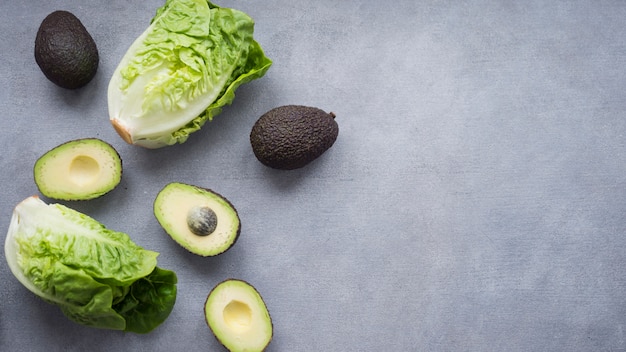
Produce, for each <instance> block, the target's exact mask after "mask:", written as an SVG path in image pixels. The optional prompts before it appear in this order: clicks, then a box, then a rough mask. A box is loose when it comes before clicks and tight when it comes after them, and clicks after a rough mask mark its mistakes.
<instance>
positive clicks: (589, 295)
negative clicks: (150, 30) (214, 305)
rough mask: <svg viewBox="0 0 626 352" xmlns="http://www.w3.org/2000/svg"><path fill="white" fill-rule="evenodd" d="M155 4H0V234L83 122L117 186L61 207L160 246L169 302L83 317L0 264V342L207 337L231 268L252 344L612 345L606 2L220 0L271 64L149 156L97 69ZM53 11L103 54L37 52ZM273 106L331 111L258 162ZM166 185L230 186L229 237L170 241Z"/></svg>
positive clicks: (612, 44)
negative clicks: (88, 70)
mask: <svg viewBox="0 0 626 352" xmlns="http://www.w3.org/2000/svg"><path fill="white" fill-rule="evenodd" d="M162 3H163V2H162V1H156V0H148V1H127V0H107V1H101V0H100V1H95V0H88V1H87V0H85V1H50V2H49V1H34V0H25V1H11V2H9V1H6V0H4V1H3V2H2V5H1V6H2V7H1V9H2V11H0V16H1V20H0V30H1V32H2V33H3V35H2V39H0V53H1V54H0V82H1V84H0V109H1V111H2V115H3V116H2V118H0V127H1V128H0V143H1V145H0V149H1V150H2V152H1V153H2V154H1V155H2V157H1V159H0V169H1V170H2V171H1V172H0V184H1V185H2V195H1V196H0V215H1V216H0V229H6V228H7V227H8V224H9V220H10V216H11V211H12V209H13V207H14V206H15V205H16V204H17V203H18V202H19V201H21V200H22V199H24V198H26V197H28V196H30V195H32V194H36V193H37V188H36V187H35V184H34V182H33V180H32V167H33V164H34V162H35V160H36V159H37V158H38V157H39V156H40V155H41V154H43V153H44V152H45V151H47V150H48V149H50V148H52V147H54V146H56V145H58V144H60V143H62V142H65V141H67V140H71V139H75V138H81V137H99V138H102V139H104V140H106V141H108V142H110V143H111V144H113V145H114V146H115V147H116V148H117V149H118V151H119V152H120V154H121V156H122V158H123V161H124V176H123V181H122V183H121V184H120V185H119V187H118V188H116V189H115V190H114V191H113V192H111V193H110V194H108V195H106V196H104V197H103V198H101V199H98V200H94V201H89V202H73V203H66V204H68V205H70V206H72V207H73V208H75V209H77V210H80V211H83V212H85V213H87V214H89V215H91V216H92V217H94V218H96V219H98V220H100V221H102V222H103V223H105V224H106V225H107V226H109V227H111V228H113V229H116V230H120V231H125V232H127V233H129V234H130V235H131V237H132V238H133V239H134V240H135V241H136V242H138V243H139V244H141V245H143V246H144V247H146V248H149V249H152V250H156V251H159V252H160V253H161V256H160V257H159V261H160V262H159V263H160V265H161V266H163V267H165V268H170V269H173V270H175V271H176V272H177V274H178V277H179V296H178V302H177V304H176V307H175V309H174V311H173V313H172V315H171V316H170V318H169V319H168V320H167V321H166V323H164V324H163V325H162V326H161V327H159V328H158V329H157V330H155V331H154V332H152V333H151V334H148V335H135V334H124V333H119V332H111V331H102V330H96V329H91V328H85V327H82V326H78V325H76V324H74V323H72V322H69V321H68V320H67V319H65V318H64V317H63V316H62V314H61V313H60V312H59V310H58V309H57V308H56V307H54V306H51V305H48V304H46V303H44V302H42V301H41V300H39V299H38V298H36V297H34V296H33V295H32V294H30V293H29V292H28V291H27V290H26V289H25V288H23V287H22V286H21V285H20V284H19V283H18V282H17V280H15V279H14V278H13V277H12V276H11V274H10V272H9V270H8V267H7V265H6V263H5V261H4V260H0V277H1V278H2V280H0V297H1V298H2V299H1V301H0V350H1V351H49V352H53V351H86V350H90V351H202V350H213V351H220V350H221V349H220V346H219V345H218V344H217V342H216V341H215V339H214V338H213V336H212V335H211V333H210V331H209V329H208V327H207V326H206V324H205V323H204V318H203V303H204V300H205V298H206V295H207V294H208V292H209V291H210V289H211V288H212V287H213V286H214V285H215V284H216V283H218V282H219V281H221V280H223V279H225V278H227V277H236V278H240V279H245V280H247V281H249V282H250V283H252V284H253V285H255V286H256V287H257V289H258V290H259V291H260V292H261V294H262V295H263V297H264V298H265V301H266V303H267V305H268V308H269V310H270V313H271V314H272V317H273V322H274V329H275V334H274V340H273V342H272V343H271V345H270V347H269V349H268V350H269V351H624V350H626V332H625V329H626V278H625V274H624V266H625V264H626V237H625V234H626V187H625V186H626V181H625V177H626V176H625V175H626V143H625V141H626V136H625V134H626V120H625V112H626V105H625V104H626V98H625V95H624V93H625V88H626V74H625V69H624V68H625V66H626V21H625V19H626V2H624V1H602V0H599V1H592V0H581V1H569V0H568V1H557V0H555V1H486V0H485V1H479V0H475V1H413V0H400V1H393V2H381V1H363V2H348V1H344V2H337V1H330V0H319V1H291V0H272V1H234V0H233V1H227V0H224V1H221V2H219V3H218V4H219V5H222V6H226V7H235V8H238V9H241V10H243V11H245V12H247V13H248V14H250V15H251V16H252V17H253V18H254V19H255V20H256V32H255V37H256V39H257V40H258V41H259V42H260V43H261V45H262V46H263V48H264V49H265V51H266V53H267V55H268V56H269V57H270V58H272V59H273V60H274V65H273V67H272V68H271V69H270V71H269V72H268V73H267V75H266V76H265V77H263V78H262V79H260V80H258V81H254V82H253V83H250V84H248V85H246V86H243V87H241V88H240V89H239V90H238V92H237V97H236V99H235V102H234V104H233V105H232V106H229V107H227V108H226V109H225V110H224V112H223V113H222V114H221V115H219V116H218V117H217V118H216V119H215V120H214V122H212V123H210V124H208V125H207V126H206V127H205V128H204V129H203V130H202V131H201V132H198V133H196V134H194V135H192V136H191V138H190V139H189V141H188V142H187V143H186V144H183V145H179V146H175V147H170V148H167V149H161V150H145V149H141V148H139V147H133V146H129V145H126V144H125V143H124V142H123V141H122V140H121V139H120V138H119V137H118V136H117V135H116V134H115V132H114V130H113V128H112V127H111V126H110V124H109V122H108V113H107V105H106V87H107V84H108V80H109V78H110V75H111V74H112V72H113V70H114V68H115V66H116V65H117V62H118V60H119V59H120V58H121V56H122V55H123V53H124V52H125V51H126V49H127V47H128V46H129V45H130V43H131V42H132V40H133V39H134V38H135V37H136V36H138V35H139V34H140V33H141V32H142V31H143V30H144V28H145V27H147V24H148V22H149V20H150V18H151V17H152V16H153V14H154V12H155V10H156V8H157V7H159V6H161V5H162ZM56 9H64V10H69V11H72V12H73V13H75V14H76V15H77V16H78V17H79V18H80V19H81V20H82V21H83V23H84V24H85V26H86V27H87V28H88V30H89V31H90V32H91V34H92V35H93V37H94V39H95V41H96V43H97V45H98V48H99V51H100V56H101V60H100V68H99V71H98V74H97V76H96V77H95V79H94V80H93V81H92V82H91V83H90V84H89V85H88V86H87V87H85V88H83V89H81V90H79V91H66V90H63V89H61V88H58V87H56V86H54V85H53V84H52V83H50V82H48V81H47V80H46V79H45V77H44V76H43V74H42V73H41V71H40V70H39V68H38V67H37V65H36V64H35V61H34V57H33V44H34V38H35V33H36V30H37V27H38V26H39V24H40V23H41V20H42V19H43V18H44V17H45V16H46V15H47V14H48V13H50V12H52V11H53V10H56ZM283 104H305V105H313V106H318V107H320V108H323V109H325V110H327V111H333V112H335V114H336V115H337V121H338V123H339V126H340V135H339V138H338V140H337V142H336V144H335V145H334V146H333V147H332V149H331V150H329V151H328V152H327V153H326V154H325V155H324V156H323V157H321V158H320V159H319V160H317V161H316V162H315V163H313V164H311V165H309V166H308V167H306V168H304V169H301V170H296V171H291V172H279V171H273V170H270V169H268V168H265V167H264V166H262V165H261V164H260V163H259V162H258V161H256V159H255V158H254V156H253V154H252V151H251V148H250V145H249V142H248V135H249V131H250V129H251V127H252V125H253V123H254V121H256V119H257V118H258V117H259V116H260V115H261V114H262V113H264V112H265V111H267V110H269V109H271V108H273V107H276V106H279V105H283ZM171 181H180V182H187V183H192V184H196V185H200V186H203V187H209V188H212V189H214V190H216V191H218V192H220V193H222V194H223V195H225V196H226V197H227V198H229V199H230V200H231V201H232V202H233V203H234V204H235V206H236V207H237V208H238V210H239V212H240V216H241V219H242V224H243V228H242V234H241V238H240V240H239V242H238V243H237V244H236V245H235V247H233V248H232V249H231V250H230V251H229V252H227V253H225V254H224V255H221V256H219V257H215V258H200V257H196V256H194V255H192V254H189V253H187V252H186V251H185V250H183V249H181V248H180V247H178V245H177V244H175V243H174V242H173V241H172V240H171V239H169V237H167V235H166V234H165V233H164V232H163V230H162V229H161V228H160V227H159V225H158V223H157V222H156V220H155V218H154V216H153V214H152V208H151V206H152V201H153V200H154V197H155V196H156V193H157V192H158V191H159V190H160V189H161V188H162V187H163V186H164V185H165V184H166V183H167V182H171ZM2 256H3V254H2Z"/></svg>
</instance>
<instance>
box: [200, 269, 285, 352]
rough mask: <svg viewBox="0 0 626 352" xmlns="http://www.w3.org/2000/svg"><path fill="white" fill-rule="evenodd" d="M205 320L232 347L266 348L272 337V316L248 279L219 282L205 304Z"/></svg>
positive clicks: (222, 341)
mask: <svg viewBox="0 0 626 352" xmlns="http://www.w3.org/2000/svg"><path fill="white" fill-rule="evenodd" d="M204 314H205V317H206V322H207V324H208V325H209V328H211V331H212V332H213V334H214V335H215V338H216V339H217V340H218V341H219V342H220V343H221V344H222V345H223V346H224V347H226V348H227V349H228V350H229V351H231V352H235V351H250V352H252V351H263V350H264V349H265V348H266V347H267V345H269V343H270V342H271V340H272V336H273V326H272V319H271V317H270V314H269V312H268V310H267V306H266V305H265V302H264V301H263V298H262V297H261V295H260V294H259V292H258V291H257V290H256V289H255V288H254V287H253V286H252V285H250V284H249V283H247V282H245V281H241V280H235V279H228V280H225V281H223V282H221V283H219V284H218V285H217V286H215V288H213V290H211V293H209V296H208V297H207V300H206V302H205V304H204Z"/></svg>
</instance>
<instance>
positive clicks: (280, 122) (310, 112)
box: [250, 105, 339, 170]
mask: <svg viewBox="0 0 626 352" xmlns="http://www.w3.org/2000/svg"><path fill="white" fill-rule="evenodd" d="M338 134H339V126H338V125H337V121H335V114H334V113H332V112H331V113H326V112H325V111H323V110H321V109H318V108H316V107H310V106H302V105H284V106H280V107H277V108H274V109H272V110H270V111H268V112H266V113H265V114H263V115H262V116H261V117H260V118H259V119H258V120H257V121H256V123H255V124H254V126H253V127H252V131H251V132H250V143H251V144H252V150H253V152H254V155H255V156H256V158H257V159H258V160H259V161H260V162H261V163H262V164H264V165H266V166H269V167H271V168H274V169H279V170H293V169H298V168H301V167H304V166H306V165H307V164H309V163H310V162H312V161H313V160H315V159H317V158H318V157H319V156H321V155H322V154H324V152H325V151H326V150H328V149H329V148H330V147H331V146H332V145H333V144H334V143H335V141H336V140H337V136H338Z"/></svg>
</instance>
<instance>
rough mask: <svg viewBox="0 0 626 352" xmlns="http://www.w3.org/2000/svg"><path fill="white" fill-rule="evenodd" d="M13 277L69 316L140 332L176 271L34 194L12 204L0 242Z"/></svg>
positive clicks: (156, 315)
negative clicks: (3, 235) (161, 265)
mask: <svg viewBox="0 0 626 352" xmlns="http://www.w3.org/2000/svg"><path fill="white" fill-rule="evenodd" d="M4 248H5V257H6V259H7V263H8V264H9V268H10V269H11V272H12V273H13V275H14V276H15V277H16V278H17V279H18V280H19V281H20V282H21V283H22V284H23V285H24V286H25V287H26V288H28V289H29V290H30V291H31V292H33V293H35V294H36V295H38V296H39V297H41V298H42V299H44V300H45V301H47V302H49V303H52V304H55V305H57V306H59V307H60V308H61V310H62V311H63V313H64V314H65V315H66V316H67V317H68V318H70V319H71V320H73V321H75V322H77V323H79V324H83V325H87V326H92V327H96V328H103V329H113V330H124V331H132V332H137V333H147V332H150V331H151V330H153V329H154V328H155V327H157V326H158V325H160V324H161V323H162V322H163V321H165V319H166V318H167V317H168V316H169V314H170V312H171V311H172V309H173V307H174V304H175V301H176V282H177V278H176V274H175V273H174V272H172V271H169V270H165V269H161V268H159V267H157V256H158V253H156V252H153V251H149V250H146V249H143V248H142V247H140V246H138V245H137V244H135V243H134V242H133V241H132V240H131V239H130V237H129V236H128V235H126V234H125V233H122V232H117V231H113V230H110V229H107V228H106V227H105V226H104V225H102V224H101V223H99V222H98V221H96V220H94V219H93V218H90V217H88V216H87V215H85V214H82V213H80V212H78V211H76V210H73V209H70V208H68V207H66V206H64V205H61V204H46V203H44V202H43V201H42V200H41V199H39V198H38V197H36V196H33V197H29V198H27V199H25V200H24V201H22V202H21V203H20V204H18V205H17V206H16V207H15V209H14V211H13V216H12V218H11V223H10V225H9V230H8V233H7V237H6V241H5V247H4Z"/></svg>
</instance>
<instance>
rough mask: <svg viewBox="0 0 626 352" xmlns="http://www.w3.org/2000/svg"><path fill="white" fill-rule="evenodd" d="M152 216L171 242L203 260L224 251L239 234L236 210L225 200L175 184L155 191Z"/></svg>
mask: <svg viewBox="0 0 626 352" xmlns="http://www.w3.org/2000/svg"><path fill="white" fill-rule="evenodd" d="M154 216H155V217H156V218H157V220H158V221H159V224H161V226H162V227H163V229H164V230H165V231H166V232H167V233H168V234H169V235H170V237H172V239H173V240H174V241H176V242H177V243H178V244H180V245H181V246H182V247H183V248H185V249H187V250H188V251H190V252H191V253H194V254H197V255H200V256H205V257H208V256H215V255H218V254H221V253H224V252H225V251H227V250H228V249H229V248H230V247H232V246H233V245H234V244H235V242H236V241H237V238H238V237H239V233H240V232H241V221H240V219H239V215H238V214H237V210H236V209H235V207H234V206H233V205H232V204H231V203H230V202H229V201H228V200H227V199H226V198H224V197H223V196H221V195H220V194H218V193H216V192H214V191H212V190H210V189H207V188H201V187H197V186H194V185H188V184H184V183H179V182H172V183H169V184H167V185H166V186H165V187H164V188H163V189H162V190H161V191H160V192H159V194H158V195H157V197H156V199H155V201H154Z"/></svg>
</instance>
